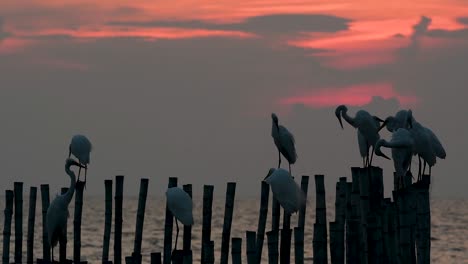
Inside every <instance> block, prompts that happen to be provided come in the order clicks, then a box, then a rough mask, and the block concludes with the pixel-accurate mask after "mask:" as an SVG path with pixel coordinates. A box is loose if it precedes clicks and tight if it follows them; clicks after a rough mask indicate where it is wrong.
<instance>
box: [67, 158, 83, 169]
mask: <svg viewBox="0 0 468 264" xmlns="http://www.w3.org/2000/svg"><path fill="white" fill-rule="evenodd" d="M71 166H78V167H81V168H85V166H83V165H81V164H80V163H78V162H77V161H75V160H74V159H72V158H67V160H66V161H65V170H66V171H69V170H70V167H71Z"/></svg>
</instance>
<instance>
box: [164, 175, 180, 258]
mask: <svg viewBox="0 0 468 264" xmlns="http://www.w3.org/2000/svg"><path fill="white" fill-rule="evenodd" d="M176 186H177V178H176V177H169V183H168V185H167V187H168V188H172V187H176ZM173 224H174V216H173V215H172V213H171V211H169V208H168V206H167V201H166V219H165V221H164V256H163V263H164V264H170V263H171V256H172V230H173Z"/></svg>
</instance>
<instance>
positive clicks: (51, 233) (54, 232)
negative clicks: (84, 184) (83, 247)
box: [46, 158, 82, 262]
mask: <svg viewBox="0 0 468 264" xmlns="http://www.w3.org/2000/svg"><path fill="white" fill-rule="evenodd" d="M71 166H78V167H82V165H81V164H79V163H78V162H76V161H74V160H73V159H70V158H68V159H67V160H66V162H65V172H66V173H67V174H68V176H70V188H68V190H67V192H66V193H64V194H62V195H57V196H56V197H55V198H54V200H53V201H52V202H51V203H50V205H49V208H48V209H47V215H46V221H47V222H46V226H47V235H48V240H49V245H50V247H51V249H52V262H53V260H54V247H55V246H56V245H57V242H58V241H59V240H60V239H61V238H63V237H65V236H66V226H67V220H68V217H69V213H68V205H69V204H70V201H71V199H72V198H73V194H74V193H75V184H76V176H75V173H74V172H73V171H72V170H71Z"/></svg>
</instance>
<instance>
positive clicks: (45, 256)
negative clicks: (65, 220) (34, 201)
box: [38, 184, 50, 263]
mask: <svg viewBox="0 0 468 264" xmlns="http://www.w3.org/2000/svg"><path fill="white" fill-rule="evenodd" d="M41 200H42V260H39V261H38V262H40V261H44V262H46V263H49V262H50V245H49V239H48V235H47V209H48V208H49V203H50V197H49V185H48V184H41Z"/></svg>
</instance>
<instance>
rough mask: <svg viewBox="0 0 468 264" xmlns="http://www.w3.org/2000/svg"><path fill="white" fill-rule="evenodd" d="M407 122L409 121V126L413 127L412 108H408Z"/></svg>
mask: <svg viewBox="0 0 468 264" xmlns="http://www.w3.org/2000/svg"><path fill="white" fill-rule="evenodd" d="M407 118H408V119H407V122H408V128H413V121H414V118H413V111H411V109H409V110H408V116H407Z"/></svg>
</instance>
